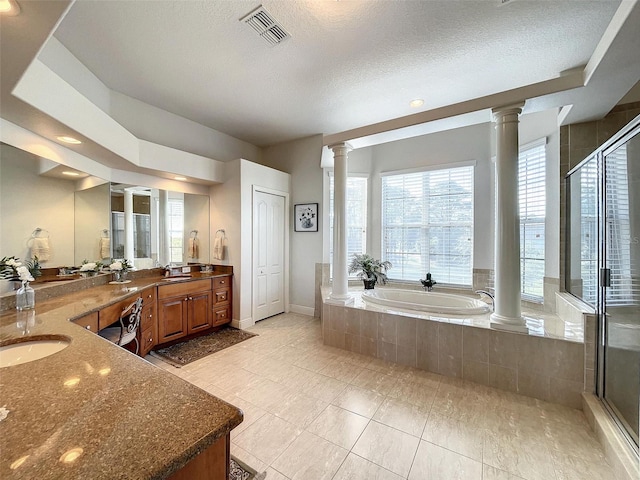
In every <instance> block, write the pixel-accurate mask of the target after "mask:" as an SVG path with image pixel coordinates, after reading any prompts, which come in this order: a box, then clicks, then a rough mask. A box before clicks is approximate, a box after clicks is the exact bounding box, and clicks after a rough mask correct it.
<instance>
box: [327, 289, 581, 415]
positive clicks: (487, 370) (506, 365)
mask: <svg viewBox="0 0 640 480" xmlns="http://www.w3.org/2000/svg"><path fill="white" fill-rule="evenodd" d="M393 290H395V289H391V288H379V289H378V288H377V289H375V290H374V292H375V295H374V294H373V293H374V292H372V293H368V294H365V292H363V291H362V289H361V288H359V289H353V290H350V291H349V296H350V297H351V298H350V301H349V302H347V304H346V305H344V304H338V303H332V300H331V298H330V289H329V288H327V287H323V289H322V299H323V305H322V334H323V341H324V343H325V345H329V346H332V347H337V348H341V349H345V350H348V351H351V352H353V353H358V354H361V355H366V356H370V357H375V358H378V359H380V360H384V361H386V362H392V363H397V364H400V365H404V366H408V367H413V368H418V369H422V370H427V371H430V372H434V373H438V374H440V375H445V376H448V377H457V378H460V379H463V380H469V381H472V382H475V383H480V384H483V385H489V386H491V387H496V388H500V389H503V390H507V391H511V392H516V393H519V394H522V395H527V396H530V397H535V398H539V399H542V400H547V401H551V402H555V403H560V404H563V405H566V406H570V407H573V408H581V406H582V392H583V391H584V390H585V387H586V389H587V391H589V390H591V389H592V385H593V383H592V381H591V380H589V375H588V369H585V365H586V362H585V358H586V350H585V343H584V336H583V332H584V330H583V328H584V327H583V324H582V323H580V322H579V323H573V322H571V321H568V320H567V319H563V318H561V317H559V316H558V315H555V314H548V313H544V312H539V311H533V310H529V311H527V309H523V313H524V316H525V320H526V323H527V327H528V329H529V334H528V335H527V334H521V333H515V332H509V331H503V330H496V329H494V328H491V319H490V316H491V312H490V306H489V305H486V304H485V305H484V308H483V307H482V306H480V307H481V308H483V309H484V310H485V313H479V314H472V313H469V312H466V313H457V314H454V313H441V312H432V311H425V310H419V309H417V307H416V305H418V302H416V301H415V300H416V299H417V298H420V299H422V298H428V297H429V296H430V295H431V298H432V299H436V298H439V299H442V298H445V299H446V300H449V301H450V300H452V298H449V297H453V298H454V299H456V300H459V299H460V298H462V299H464V301H463V304H465V302H470V303H468V304H469V305H474V304H475V302H479V303H484V302H482V301H481V300H479V299H478V297H477V295H474V294H473V293H472V292H469V295H467V296H465V295H464V294H454V293H451V294H450V295H449V293H448V292H447V293H446V294H444V293H442V292H427V293H426V294H423V292H420V291H418V290H405V291H402V290H400V292H402V293H401V294H398V293H393ZM415 295H417V297H416V296H415ZM436 295H438V297H436ZM441 295H447V296H445V297H440V296H441ZM456 297H458V298H456ZM372 299H373V301H371V300H372ZM376 300H382V301H383V302H387V303H388V302H395V301H398V300H399V301H400V302H401V303H402V306H398V304H392V305H383V304H382V303H375V302H376ZM409 304H411V305H409ZM474 308H475V307H474ZM589 365H590V364H589ZM591 372H592V370H591ZM587 381H589V382H591V383H588V382H587Z"/></svg>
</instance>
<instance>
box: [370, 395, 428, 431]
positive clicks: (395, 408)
mask: <svg viewBox="0 0 640 480" xmlns="http://www.w3.org/2000/svg"><path fill="white" fill-rule="evenodd" d="M427 418H429V409H428V408H421V407H419V406H417V405H413V404H411V403H407V402H404V401H402V400H400V399H397V398H390V397H389V398H387V399H385V401H384V402H382V405H380V408H378V410H377V411H376V413H375V415H374V416H373V420H375V421H376V422H379V423H383V424H385V425H387V426H389V427H393V428H395V429H398V430H402V431H403V432H405V433H408V434H409V435H413V436H414V437H420V435H422V431H423V430H424V426H425V424H426V423H427Z"/></svg>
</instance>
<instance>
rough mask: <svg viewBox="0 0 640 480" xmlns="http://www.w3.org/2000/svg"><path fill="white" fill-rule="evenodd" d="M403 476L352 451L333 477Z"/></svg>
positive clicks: (371, 479)
mask: <svg viewBox="0 0 640 480" xmlns="http://www.w3.org/2000/svg"><path fill="white" fill-rule="evenodd" d="M267 478H268V477H267ZM403 478H404V477H401V476H400V475H396V474H395V473H393V472H390V471H389V470H386V469H384V468H382V467H380V466H379V465H376V464H375V463H373V462H370V461H368V460H365V459H364V458H362V457H359V456H358V455H354V454H353V453H350V454H349V456H348V457H347V459H346V460H345V461H344V462H343V463H342V466H341V467H340V470H338V473H336V476H335V477H333V480H402V479H403Z"/></svg>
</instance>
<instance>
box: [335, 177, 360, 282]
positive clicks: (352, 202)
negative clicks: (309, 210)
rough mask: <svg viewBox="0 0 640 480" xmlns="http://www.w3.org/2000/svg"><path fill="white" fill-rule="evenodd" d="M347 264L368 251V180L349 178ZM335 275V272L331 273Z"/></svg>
mask: <svg viewBox="0 0 640 480" xmlns="http://www.w3.org/2000/svg"><path fill="white" fill-rule="evenodd" d="M333 199H334V182H333V175H329V261H330V263H331V265H332V267H333ZM346 203H347V218H346V222H347V263H349V262H350V261H351V258H352V257H353V255H354V254H362V253H365V252H366V251H367V178H366V177H356V176H352V177H347V197H346ZM331 273H333V272H331Z"/></svg>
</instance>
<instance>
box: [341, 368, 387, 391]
mask: <svg viewBox="0 0 640 480" xmlns="http://www.w3.org/2000/svg"><path fill="white" fill-rule="evenodd" d="M350 383H351V385H355V386H356V387H360V388H364V389H365V390H372V391H374V392H377V393H379V394H381V395H388V394H389V392H391V390H392V389H393V387H395V386H396V384H397V383H398V378H397V375H393V374H391V375H389V374H387V373H383V372H378V371H376V370H369V369H368V368H364V369H362V370H361V371H360V373H359V374H358V376H356V377H355V378H354V379H352V380H351V382H350Z"/></svg>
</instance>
